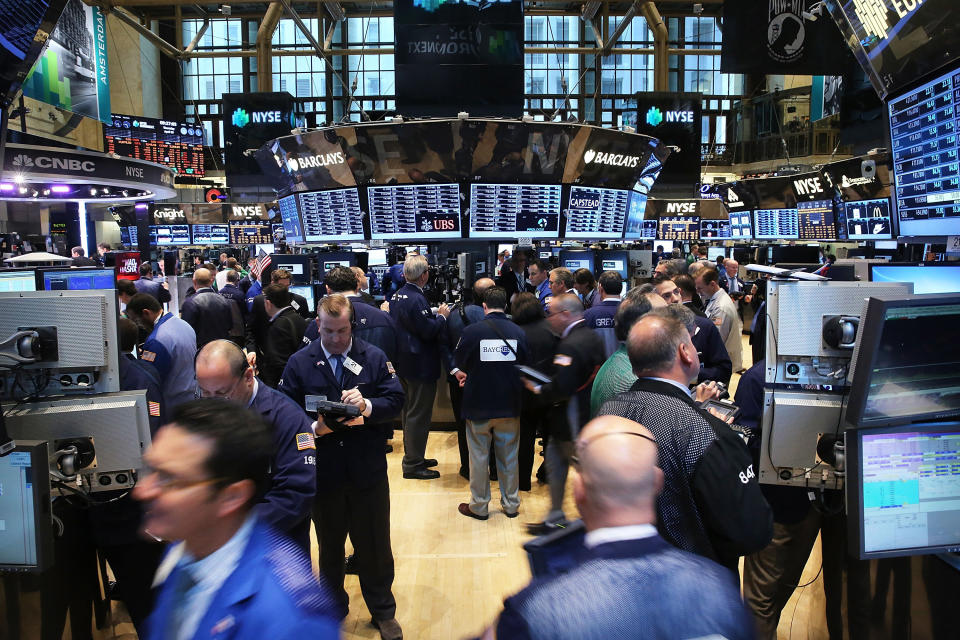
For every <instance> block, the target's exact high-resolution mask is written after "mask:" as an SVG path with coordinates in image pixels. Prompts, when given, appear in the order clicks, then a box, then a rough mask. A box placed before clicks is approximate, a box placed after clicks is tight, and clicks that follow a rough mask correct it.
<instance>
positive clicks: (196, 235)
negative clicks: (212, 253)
mask: <svg viewBox="0 0 960 640" xmlns="http://www.w3.org/2000/svg"><path fill="white" fill-rule="evenodd" d="M190 233H191V235H192V236H193V244H229V243H230V226H229V225H226V224H194V225H191V226H190Z"/></svg>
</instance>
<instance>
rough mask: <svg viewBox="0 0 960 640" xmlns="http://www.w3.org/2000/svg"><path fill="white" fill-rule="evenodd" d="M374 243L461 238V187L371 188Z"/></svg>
mask: <svg viewBox="0 0 960 640" xmlns="http://www.w3.org/2000/svg"><path fill="white" fill-rule="evenodd" d="M367 200H368V204H369V207H370V232H371V237H372V239H374V240H395V239H400V238H417V239H423V240H428V239H440V238H459V237H460V186H459V185H457V184H417V185H410V186H389V187H368V188H367Z"/></svg>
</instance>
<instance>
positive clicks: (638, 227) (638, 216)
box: [623, 191, 657, 239]
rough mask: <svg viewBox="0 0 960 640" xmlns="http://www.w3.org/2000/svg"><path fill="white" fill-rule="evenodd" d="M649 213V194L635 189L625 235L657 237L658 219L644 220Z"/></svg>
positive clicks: (628, 209)
mask: <svg viewBox="0 0 960 640" xmlns="http://www.w3.org/2000/svg"><path fill="white" fill-rule="evenodd" d="M646 213H647V196H646V195H644V194H642V193H640V192H639V191H633V192H631V194H630V204H629V206H628V207H627V222H626V223H625V224H624V230H623V237H624V238H630V239H636V238H650V239H653V238H656V237H657V221H656V220H652V219H651V220H644V216H645V215H646Z"/></svg>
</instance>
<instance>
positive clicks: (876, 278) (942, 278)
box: [869, 262, 960, 294]
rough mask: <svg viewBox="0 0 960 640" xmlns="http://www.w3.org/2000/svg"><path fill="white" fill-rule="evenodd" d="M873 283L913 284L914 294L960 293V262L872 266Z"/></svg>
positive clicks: (871, 276)
mask: <svg viewBox="0 0 960 640" xmlns="http://www.w3.org/2000/svg"><path fill="white" fill-rule="evenodd" d="M869 267H870V281H871V282H912V283H913V292H914V293H918V294H919V293H960V262H952V263H951V262H947V263H941V264H924V263H922V262H911V263H897V262H892V263H890V264H870V265H869Z"/></svg>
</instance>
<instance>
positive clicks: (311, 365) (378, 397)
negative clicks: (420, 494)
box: [279, 294, 403, 640]
mask: <svg viewBox="0 0 960 640" xmlns="http://www.w3.org/2000/svg"><path fill="white" fill-rule="evenodd" d="M317 321H318V322H319V323H320V339H319V340H314V341H313V342H312V343H310V344H309V345H308V346H306V347H304V348H303V349H301V350H300V351H298V352H297V353H295V354H293V356H291V357H290V361H289V362H287V368H286V369H284V371H283V379H282V380H281V381H280V386H279V390H280V391H282V392H283V393H285V394H287V395H288V396H290V397H291V398H293V400H294V402H296V403H297V404H299V405H300V406H301V407H306V400H307V397H308V396H319V397H321V398H323V399H326V400H329V401H334V402H343V403H347V404H350V405H354V406H355V407H357V408H358V409H359V410H360V412H361V416H360V417H358V418H356V419H354V420H353V421H351V422H349V423H346V424H344V423H342V422H337V421H336V420H335V419H333V418H325V417H323V416H320V417H318V419H317V431H316V433H317V436H318V437H317V458H318V461H317V496H316V502H315V507H314V524H315V526H316V529H317V537H318V541H319V543H320V569H321V570H322V571H323V573H324V575H325V576H326V577H327V579H328V580H329V581H330V584H331V585H332V586H333V589H334V591H335V593H336V597H337V598H338V600H339V602H340V605H341V611H340V613H341V617H343V616H346V612H347V607H348V603H349V599H348V597H347V592H346V591H345V590H344V588H343V579H344V543H345V542H346V537H347V535H348V534H349V535H350V540H351V542H352V543H353V548H354V558H355V566H356V569H357V573H358V574H359V576H360V584H361V585H362V588H361V592H362V593H363V599H364V601H365V602H366V604H367V609H368V610H369V611H370V614H371V615H372V616H373V624H374V625H375V626H377V627H378V628H379V629H380V636H381V638H383V639H384V640H388V639H394V640H399V638H402V637H403V632H402V631H401V628H400V624H399V623H398V622H397V619H396V611H397V603H396V600H395V599H394V596H393V592H392V590H391V588H392V585H393V576H394V569H393V550H392V548H391V545H390V485H389V483H388V481H387V456H386V454H385V453H384V438H383V431H382V429H380V428H379V427H378V423H380V422H383V421H386V420H390V419H391V418H393V417H395V416H396V415H397V413H399V411H400V408H401V406H402V405H403V389H402V387H401V386H400V381H399V380H398V379H397V376H396V374H395V373H394V368H393V365H392V364H391V363H390V362H389V361H388V360H387V357H386V355H384V353H383V351H381V350H380V349H378V348H377V347H375V346H373V345H371V344H368V343H366V342H364V341H363V340H361V339H359V338H354V337H353V331H352V330H353V305H351V304H350V301H349V300H347V298H345V297H344V296H342V295H339V294H334V295H330V296H327V297H325V298H323V300H321V301H320V305H319V307H318V312H317Z"/></svg>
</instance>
